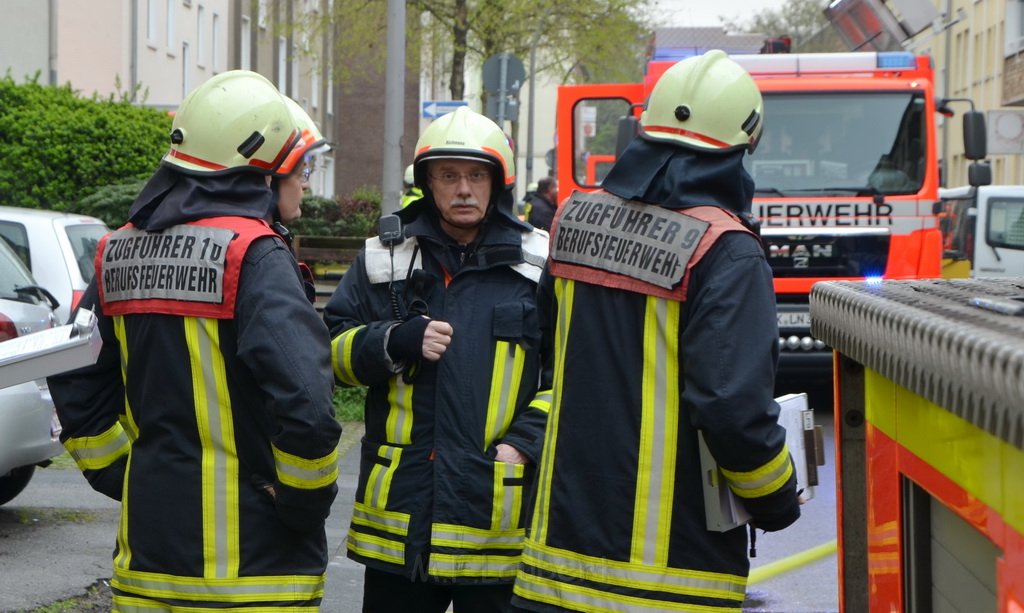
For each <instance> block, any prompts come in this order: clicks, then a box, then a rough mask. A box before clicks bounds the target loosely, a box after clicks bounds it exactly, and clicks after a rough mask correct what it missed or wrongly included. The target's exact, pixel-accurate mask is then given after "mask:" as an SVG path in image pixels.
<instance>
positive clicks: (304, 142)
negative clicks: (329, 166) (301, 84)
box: [274, 96, 331, 177]
mask: <svg viewBox="0 0 1024 613" xmlns="http://www.w3.org/2000/svg"><path fill="white" fill-rule="evenodd" d="M284 101H285V103H287V105H288V110H289V111H291V114H292V121H294V122H295V124H296V126H297V127H298V128H299V140H298V142H296V143H295V146H294V147H292V150H291V152H290V153H289V154H288V157H286V158H285V159H284V162H281V166H280V167H278V169H277V171H276V172H275V173H274V174H275V175H276V176H278V177H287V176H288V175H290V174H291V173H292V171H293V170H295V168H296V167H298V165H299V162H301V161H302V159H303V158H304V157H306V156H307V155H313V154H314V153H326V152H328V151H330V150H331V146H330V145H329V144H328V143H327V139H326V138H324V135H323V134H321V133H320V128H318V127H317V126H316V122H315V121H313V118H312V117H310V116H309V113H307V112H306V111H305V110H304V109H303V108H302V107H301V106H300V105H299V103H298V102H296V101H294V100H292V99H291V98H289V97H288V96H284Z"/></svg>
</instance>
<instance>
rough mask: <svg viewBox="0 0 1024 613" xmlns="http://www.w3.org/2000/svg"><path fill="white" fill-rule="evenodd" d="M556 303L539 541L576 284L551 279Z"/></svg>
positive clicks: (536, 526)
mask: <svg viewBox="0 0 1024 613" xmlns="http://www.w3.org/2000/svg"><path fill="white" fill-rule="evenodd" d="M554 289H555V303H556V305H557V309H558V310H557V312H558V319H557V321H556V322H555V347H554V349H555V360H554V380H555V381H556V383H555V389H554V390H553V398H552V401H551V411H550V413H549V414H548V423H547V429H546V430H545V435H544V447H543V451H542V452H541V461H540V470H539V474H538V476H537V484H538V487H537V501H536V510H535V511H534V513H533V525H532V526H531V534H532V535H533V538H535V539H536V540H537V541H538V542H540V543H544V542H547V533H548V521H547V511H548V504H549V502H548V501H549V500H550V499H551V481H552V473H553V471H554V468H553V466H554V459H555V442H556V440H555V436H554V435H555V433H556V432H558V405H559V403H560V402H561V394H562V390H561V386H560V385H558V383H557V382H559V381H561V380H562V378H563V377H564V376H565V345H566V342H567V339H568V338H569V322H570V321H571V320H572V310H573V298H574V296H575V291H576V284H575V282H574V281H570V280H568V279H560V278H558V277H556V278H555V279H554Z"/></svg>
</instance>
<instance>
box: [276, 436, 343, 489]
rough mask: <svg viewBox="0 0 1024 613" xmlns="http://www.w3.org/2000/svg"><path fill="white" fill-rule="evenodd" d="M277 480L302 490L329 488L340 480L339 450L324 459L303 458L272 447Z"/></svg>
mask: <svg viewBox="0 0 1024 613" xmlns="http://www.w3.org/2000/svg"><path fill="white" fill-rule="evenodd" d="M271 448H272V449H273V451H274V466H275V467H276V469H277V479H278V481H280V482H281V483H283V484H285V485H289V486H291V487H294V488H298V489H300V490H315V489H319V488H321V487H327V486H328V485H330V484H332V483H334V482H335V481H337V480H338V450H337V449H335V450H334V451H332V452H331V453H329V454H327V455H325V456H324V457H322V458H301V457H299V456H297V455H292V454H290V453H288V452H286V451H281V450H280V449H278V448H277V447H275V446H273V445H272V446H271Z"/></svg>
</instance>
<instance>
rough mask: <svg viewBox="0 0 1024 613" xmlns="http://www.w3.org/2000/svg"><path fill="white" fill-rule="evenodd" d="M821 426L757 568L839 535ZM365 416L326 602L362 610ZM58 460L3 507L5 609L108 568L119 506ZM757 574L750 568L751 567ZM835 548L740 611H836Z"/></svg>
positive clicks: (351, 456) (763, 588)
mask: <svg viewBox="0 0 1024 613" xmlns="http://www.w3.org/2000/svg"><path fill="white" fill-rule="evenodd" d="M818 420H819V422H820V423H823V424H824V426H825V433H826V437H825V438H826V444H827V453H826V458H827V465H826V466H825V467H824V469H823V470H821V474H822V477H823V483H822V484H821V485H820V486H819V487H818V488H817V490H816V494H815V498H814V499H813V500H812V501H810V502H809V503H807V504H806V505H805V506H804V508H803V515H802V517H801V518H800V520H799V521H798V522H797V523H796V524H795V525H794V526H792V527H790V528H789V529H787V530H784V531H782V532H778V533H771V534H765V533H759V535H758V538H757V551H758V555H757V557H756V558H755V559H754V560H752V562H751V563H752V568H753V569H754V571H753V572H754V573H756V572H757V570H756V569H758V568H759V567H764V568H765V569H772V568H777V567H778V566H779V565H780V564H781V565H784V566H787V564H786V561H792V560H794V559H796V558H795V557H794V556H797V557H799V554H800V553H801V552H805V551H807V550H809V549H811V548H814V547H816V546H819V545H823V544H827V543H828V542H830V541H831V540H833V539H835V482H834V472H833V471H834V465H833V462H832V458H833V456H832V453H833V452H832V446H831V443H832V429H831V427H832V426H831V424H832V421H831V416H830V415H828V414H827V413H824V414H823V413H821V412H819V414H818ZM361 434H362V433H361V425H359V424H356V425H353V426H348V427H347V428H346V433H345V436H344V438H343V440H342V452H343V455H342V457H343V460H342V470H341V476H340V477H339V493H338V497H337V499H336V502H335V504H334V508H333V511H332V514H331V517H330V519H328V529H327V538H328V543H329V546H330V550H331V561H330V564H329V566H328V571H327V584H326V592H325V595H324V601H323V607H322V609H323V610H324V611H331V612H334V613H357V612H358V611H360V609H361V606H362V577H363V572H362V566H360V565H358V564H356V563H354V562H352V561H350V560H348V558H346V557H345V547H344V539H345V534H346V532H347V528H348V523H349V520H350V518H351V501H352V498H353V496H354V493H355V485H356V474H355V471H356V469H357V466H356V457H357V453H358V449H357V441H358V438H359V436H361ZM61 464H62V467H51V468H46V469H41V470H37V471H36V476H35V477H34V478H33V480H32V482H31V483H30V484H29V486H28V488H26V490H25V491H24V492H23V493H22V494H21V495H20V496H18V497H17V498H15V499H14V500H13V501H11V502H10V503H8V504H7V505H4V506H2V507H0V611H2V612H4V613H10V612H16V611H18V612H20V611H31V610H33V609H36V608H38V607H42V606H44V605H48V604H52V603H54V602H57V601H61V600H65V599H69V598H73V597H76V596H81V595H82V594H85V593H86V590H87V589H88V587H89V586H91V585H93V584H94V583H96V582H97V581H98V580H101V579H106V578H109V577H110V572H111V554H112V551H113V543H114V535H115V532H116V529H117V516H118V505H117V503H115V502H114V501H112V500H109V499H107V498H106V497H104V496H102V495H100V494H97V493H96V492H94V491H93V490H92V489H91V488H89V486H88V484H87V483H86V482H85V479H84V478H83V477H82V476H81V474H80V473H79V472H78V471H77V469H75V468H74V467H73V466H71V465H70V464H69V463H68V462H67V461H65V462H62V463H61ZM752 576H754V575H753V574H752ZM836 577H837V564H836V557H835V554H830V555H827V556H825V557H823V558H821V559H819V560H817V561H814V562H811V563H809V564H805V565H800V566H798V567H797V568H796V569H794V570H790V571H788V572H785V573H782V574H778V575H775V576H772V577H771V578H769V579H766V580H764V581H760V582H752V583H751V585H750V586H749V588H748V601H747V602H746V603H745V604H744V611H747V612H751V613H754V612H757V613H810V612H817V613H821V612H830V611H838V608H839V607H838V591H837V587H836Z"/></svg>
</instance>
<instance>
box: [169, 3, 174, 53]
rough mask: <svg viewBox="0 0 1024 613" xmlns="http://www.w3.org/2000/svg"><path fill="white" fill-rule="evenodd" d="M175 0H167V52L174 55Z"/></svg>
mask: <svg viewBox="0 0 1024 613" xmlns="http://www.w3.org/2000/svg"><path fill="white" fill-rule="evenodd" d="M174 4H175V3H174V0H167V53H168V55H174V49H175V46H176V45H175V42H174Z"/></svg>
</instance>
